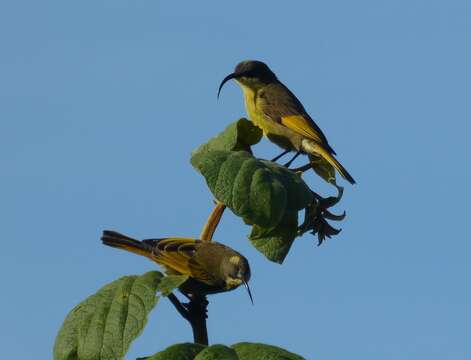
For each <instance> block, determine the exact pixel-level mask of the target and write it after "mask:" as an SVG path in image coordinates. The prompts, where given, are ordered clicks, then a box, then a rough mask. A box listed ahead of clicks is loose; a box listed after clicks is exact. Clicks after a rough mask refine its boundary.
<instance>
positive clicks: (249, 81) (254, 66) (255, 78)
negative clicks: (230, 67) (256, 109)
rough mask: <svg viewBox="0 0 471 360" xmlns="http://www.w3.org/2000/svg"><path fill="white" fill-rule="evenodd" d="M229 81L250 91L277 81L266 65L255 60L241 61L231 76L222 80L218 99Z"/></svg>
mask: <svg viewBox="0 0 471 360" xmlns="http://www.w3.org/2000/svg"><path fill="white" fill-rule="evenodd" d="M231 79H235V80H236V81H237V82H238V83H239V84H241V85H242V86H245V87H248V88H250V89H252V90H256V89H258V88H260V87H262V86H264V85H266V84H269V83H271V82H273V81H277V78H276V75H275V74H274V73H273V71H271V70H270V68H269V67H268V65H267V64H265V63H263V62H261V61H256V60H246V61H242V62H240V63H239V64H237V66H236V67H235V70H234V72H233V73H232V74H229V75H227V76H226V77H225V78H224V80H222V82H221V85H219V90H218V97H219V94H220V92H221V89H222V87H223V86H224V84H225V83H226V82H228V81H229V80H231Z"/></svg>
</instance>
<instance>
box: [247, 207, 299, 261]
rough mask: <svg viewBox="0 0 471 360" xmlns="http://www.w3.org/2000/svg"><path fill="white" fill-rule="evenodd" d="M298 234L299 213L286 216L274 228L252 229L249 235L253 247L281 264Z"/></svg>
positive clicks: (258, 227) (255, 226) (257, 227)
mask: <svg viewBox="0 0 471 360" xmlns="http://www.w3.org/2000/svg"><path fill="white" fill-rule="evenodd" d="M297 234H298V213H297V212H295V211H294V212H289V213H287V214H285V216H284V217H283V219H282V220H281V221H280V223H279V224H278V225H277V226H276V227H274V228H263V227H260V226H258V225H254V226H253V227H252V232H251V233H250V235H249V239H250V242H251V243H252V245H253V246H254V247H255V248H256V249H257V250H258V251H260V252H261V253H262V254H263V255H265V257H266V258H267V259H268V260H271V261H274V262H277V263H279V264H281V263H282V262H283V260H284V259H285V257H286V255H287V254H288V252H289V249H290V248H291V245H292V244H293V241H294V239H295V238H296V236H297Z"/></svg>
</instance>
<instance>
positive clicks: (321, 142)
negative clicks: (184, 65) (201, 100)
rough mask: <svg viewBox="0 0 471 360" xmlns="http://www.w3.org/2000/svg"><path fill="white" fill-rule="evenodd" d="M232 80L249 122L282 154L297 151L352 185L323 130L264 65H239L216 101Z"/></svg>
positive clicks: (249, 61) (256, 62)
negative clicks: (243, 102)
mask: <svg viewBox="0 0 471 360" xmlns="http://www.w3.org/2000/svg"><path fill="white" fill-rule="evenodd" d="M231 79H234V80H236V81H237V83H238V84H239V85H240V86H241V88H242V91H243V93H244V98H245V107H246V110H247V113H248V116H249V117H250V120H252V121H253V122H254V123H255V125H257V126H258V127H260V128H261V129H262V130H263V134H264V135H265V136H266V137H267V138H268V139H269V140H270V141H272V142H273V143H275V144H276V145H278V146H280V147H281V148H283V149H284V150H286V151H285V153H287V152H289V151H296V156H297V155H299V154H307V155H308V156H309V159H310V160H311V163H312V164H313V167H314V166H315V165H314V164H318V163H319V161H321V162H323V163H324V165H327V166H331V167H333V168H335V169H336V170H337V171H338V172H339V173H340V175H342V177H344V178H345V179H346V180H347V181H348V182H350V183H351V184H354V183H355V180H354V179H353V177H352V176H351V175H350V174H349V173H348V171H347V170H346V169H345V168H344V167H343V166H342V164H340V162H339V161H338V160H337V159H336V158H335V157H334V155H336V153H335V151H334V149H332V147H331V146H330V145H329V143H328V141H327V138H326V137H325V135H324V133H323V132H322V130H321V129H320V128H319V126H317V124H316V123H315V122H314V120H312V118H311V117H310V116H309V114H308V113H307V112H306V110H305V109H304V107H303V105H302V104H301V102H300V101H299V100H298V99H297V98H296V96H295V95H294V94H293V93H292V92H291V91H290V90H289V89H288V88H287V87H286V86H285V85H284V84H283V83H281V81H279V80H278V78H277V76H276V75H275V73H274V72H273V71H271V69H270V68H269V67H268V66H267V65H266V64H265V63H263V62H261V61H255V60H248V61H242V62H241V63H239V64H238V65H237V66H236V68H235V70H234V72H233V73H231V74H229V75H227V76H226V77H225V78H224V80H223V81H222V82H221V84H220V85H219V90H218V98H219V94H220V92H221V89H222V87H223V86H224V84H225V83H226V82H227V81H229V80H231ZM296 156H295V157H294V158H296ZM294 158H293V159H292V160H294ZM292 160H291V161H292Z"/></svg>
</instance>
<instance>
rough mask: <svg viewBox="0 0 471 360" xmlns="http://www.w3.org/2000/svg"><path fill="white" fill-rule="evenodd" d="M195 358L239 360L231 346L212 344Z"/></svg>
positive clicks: (199, 359) (197, 359)
mask: <svg viewBox="0 0 471 360" xmlns="http://www.w3.org/2000/svg"><path fill="white" fill-rule="evenodd" d="M254 359H255V358H254ZM194 360H239V357H238V356H237V354H236V352H235V351H234V350H233V349H231V348H230V347H227V346H224V345H212V346H208V347H207V348H206V349H204V350H203V351H201V352H200V353H199V354H198V355H197V356H196V357H195V359H194Z"/></svg>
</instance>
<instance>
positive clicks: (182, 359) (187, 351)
mask: <svg viewBox="0 0 471 360" xmlns="http://www.w3.org/2000/svg"><path fill="white" fill-rule="evenodd" d="M205 347H206V346H204V345H201V344H193V343H183V344H176V345H172V346H169V347H168V348H166V349H165V350H163V351H160V352H158V353H157V354H154V355H153V356H151V357H149V358H147V360H176V359H178V360H193V359H194V358H195V356H196V355H197V354H198V353H200V352H201V351H202V350H203V349H204V348H205Z"/></svg>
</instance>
